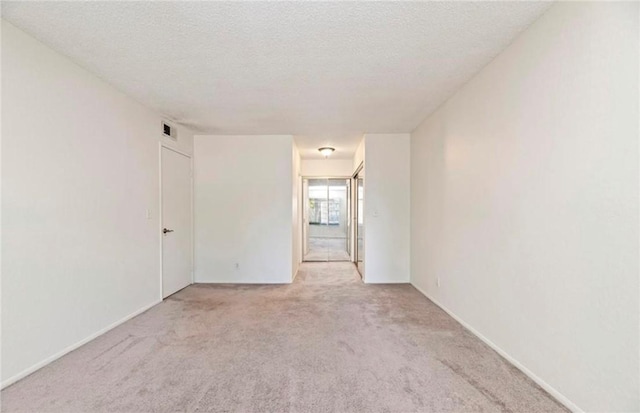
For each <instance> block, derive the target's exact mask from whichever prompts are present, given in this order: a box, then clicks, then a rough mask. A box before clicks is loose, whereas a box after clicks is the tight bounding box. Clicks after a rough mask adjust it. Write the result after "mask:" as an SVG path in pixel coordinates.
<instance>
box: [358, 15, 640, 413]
mask: <svg viewBox="0 0 640 413" xmlns="http://www.w3.org/2000/svg"><path fill="white" fill-rule="evenodd" d="M638 11H639V10H638V3H558V4H556V5H554V6H552V8H551V9H550V10H549V11H548V12H547V13H546V14H545V15H543V16H542V17H541V18H540V19H539V20H538V21H537V22H536V23H534V24H533V25H532V26H531V27H530V28H529V29H528V30H526V31H525V32H523V33H522V35H520V36H519V38H517V39H516V41H514V42H513V43H512V44H511V45H510V46H509V48H507V49H506V50H505V51H504V52H503V53H502V54H501V55H500V56H498V57H497V58H496V59H495V60H494V61H493V62H492V63H491V64H489V65H488V66H487V67H486V68H485V69H484V70H482V71H481V72H480V73H479V74H478V75H476V76H475V78H474V79H472V80H471V81H470V82H469V83H468V84H467V85H466V86H465V87H464V88H463V89H462V90H460V91H459V92H458V93H457V94H456V95H455V96H454V97H453V98H452V99H450V100H449V101H448V102H447V103H446V104H445V105H444V106H442V107H441V108H440V109H439V110H438V111H437V112H436V113H434V114H433V115H431V116H430V117H429V118H428V119H427V120H426V121H425V122H424V123H423V124H422V125H420V126H419V127H418V128H417V129H416V130H415V131H414V133H413V134H412V137H411V200H412V202H411V211H412V216H411V218H412V231H411V248H412V253H411V257H412V261H411V282H412V283H413V284H414V285H415V286H416V287H418V288H420V289H421V290H423V291H424V292H425V293H426V294H427V295H428V296H430V297H432V298H433V299H434V300H435V301H437V302H438V303H439V304H440V305H442V306H443V307H445V308H446V309H448V310H449V311H450V312H451V313H453V314H455V315H456V316H457V317H458V318H459V319H461V320H462V321H463V322H465V323H466V324H467V325H468V326H470V327H471V328H472V329H473V330H475V332H476V333H478V334H480V335H482V336H484V338H485V339H486V340H488V341H490V342H492V343H493V345H494V346H496V347H497V348H499V349H501V351H502V353H503V354H506V355H507V356H508V357H510V358H511V359H512V360H513V361H515V362H516V363H517V364H519V365H520V366H521V367H522V368H524V369H526V370H528V372H529V373H530V374H532V375H534V376H537V378H538V380H539V381H540V382H541V383H543V384H544V383H546V387H547V389H550V390H551V391H552V392H553V393H554V394H555V395H556V396H558V397H560V398H561V399H562V400H563V401H564V402H565V403H567V404H568V405H569V406H571V407H573V408H582V409H585V410H588V411H638V410H639V409H640V402H639V400H638V388H639V379H638V375H639V360H638V354H639V346H638V334H639V331H638V330H639V315H638V314H639V303H638V287H639V286H638V270H639V266H638V113H639V107H638V97H639V96H638V86H639V84H638V50H639V44H638V30H639V25H638V14H639V13H638ZM369 162H370V158H369V153H368V152H367V178H369V177H370V176H371V175H370V174H371V173H372V170H373V169H374V168H371V169H370V168H369ZM368 183H369V182H368ZM438 278H439V279H440V287H438V286H437V284H436V280H437V279H438Z"/></svg>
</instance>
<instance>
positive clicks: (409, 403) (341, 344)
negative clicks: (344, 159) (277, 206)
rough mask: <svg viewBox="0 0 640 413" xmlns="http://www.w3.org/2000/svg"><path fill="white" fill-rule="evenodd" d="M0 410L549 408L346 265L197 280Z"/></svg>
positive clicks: (534, 390) (410, 291)
mask: <svg viewBox="0 0 640 413" xmlns="http://www.w3.org/2000/svg"><path fill="white" fill-rule="evenodd" d="M2 411H5V412H17V411H23V412H49V411H57V412H98V411H99V412H107V411H118V412H203V411H218V412H481V411H482V412H496V411H502V412H551V411H554V412H555V411H566V410H564V409H563V408H562V407H561V406H560V405H559V404H558V403H557V402H556V401H554V400H553V399H552V398H551V397H550V396H549V395H548V394H546V393H545V392H544V391H543V390H542V389H540V388H539V387H538V386H536V385H535V384H534V383H533V382H532V381H530V380H529V379H528V378H526V377H525V376H524V375H523V374H522V373H520V372H519V371H518V370H516V369H515V368H514V367H512V366H511V365H510V364H509V363H507V362H506V361H505V360H503V359H502V358H501V357H500V356H498V355H497V354H496V353H495V352H493V351H492V350H491V349H489V348H488V347H487V346H486V345H484V344H483V343H482V342H480V341H479V340H478V339H476V338H475V337H474V336H473V335H471V333H469V332H468V331H466V330H465V329H463V328H462V327H461V326H460V325H459V324H457V323H456V322H455V321H454V320H452V319H451V318H450V317H449V316H448V315H446V314H445V313H444V312H442V311H441V310H440V309H438V307H436V306H435V305H434V304H433V303H431V302H430V301H429V300H427V299H426V298H425V297H424V296H422V295H421V294H420V293H419V292H418V291H416V290H415V289H414V288H413V287H412V286H410V285H364V284H362V283H361V281H360V279H359V277H358V275H357V273H356V272H355V270H354V267H353V266H352V265H351V264H349V263H309V264H304V265H303V266H302V268H301V269H300V273H299V275H298V278H297V279H296V281H295V283H293V284H292V285H271V286H258V285H244V286H239V285H194V286H191V287H188V288H186V289H185V290H182V291H181V292H179V293H177V294H175V295H174V296H172V297H170V298H169V299H167V300H166V301H165V302H164V303H162V304H160V305H158V306H156V307H154V308H152V309H151V310H149V311H147V312H146V313H144V314H142V315H140V316H138V317H136V318H134V319H133V320H131V321H129V322H127V323H125V324H124V325H122V326H120V327H118V328H116V329H114V330H112V331H110V332H109V333H107V334H105V335H103V336H101V337H99V338H98V339H96V340H94V341H92V342H90V343H88V344H87V345H85V346H83V347H81V348H80V349H78V350H76V351H74V352H72V353H70V354H68V355H67V356H65V357H63V358H61V359H59V360H58V361H56V362H54V363H52V364H50V365H49V366H47V367H45V368H43V369H41V370H40V371H38V372H36V373H34V374H32V375H31V376H29V377H27V378H25V379H24V380H22V381H20V382H18V383H16V384H14V385H13V386H11V387H9V388H7V389H5V390H4V391H3V392H2Z"/></svg>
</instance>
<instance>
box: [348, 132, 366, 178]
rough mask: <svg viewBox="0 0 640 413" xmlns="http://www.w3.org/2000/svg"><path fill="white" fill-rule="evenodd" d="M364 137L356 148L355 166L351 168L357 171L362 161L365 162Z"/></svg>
mask: <svg viewBox="0 0 640 413" xmlns="http://www.w3.org/2000/svg"><path fill="white" fill-rule="evenodd" d="M364 156H365V154H364V138H362V141H360V145H358V149H356V153H355V154H354V155H353V166H352V167H351V169H352V170H353V172H355V171H356V170H357V169H358V167H359V166H360V164H361V163H363V162H364Z"/></svg>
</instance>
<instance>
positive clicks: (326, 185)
mask: <svg viewBox="0 0 640 413" xmlns="http://www.w3.org/2000/svg"><path fill="white" fill-rule="evenodd" d="M349 184H350V182H349V179H339V178H315V179H311V178H309V179H304V180H303V194H304V203H305V204H304V207H305V209H306V210H305V211H304V212H303V216H304V218H305V222H304V242H303V244H304V245H305V247H304V261H350V254H349V252H350V247H349V243H350V240H349V229H350V222H349V219H350V211H349V209H350V202H349V189H350V185H349Z"/></svg>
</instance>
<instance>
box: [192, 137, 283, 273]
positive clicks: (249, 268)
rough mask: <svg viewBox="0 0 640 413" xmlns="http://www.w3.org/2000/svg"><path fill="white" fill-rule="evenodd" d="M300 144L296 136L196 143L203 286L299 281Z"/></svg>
mask: <svg viewBox="0 0 640 413" xmlns="http://www.w3.org/2000/svg"><path fill="white" fill-rule="evenodd" d="M293 145H294V143H293V137H292V136H291V135H264V136H255V135H254V136H228V135H226V136H225V135H209V136H206V135H197V136H196V137H195V142H194V152H195V155H194V156H195V157H194V192H195V208H194V210H195V228H194V230H195V261H196V265H195V280H196V282H228V283H289V282H291V279H292V276H293V274H292V270H293V268H292V262H293V256H292V255H293V236H294V235H293V234H292V232H293V226H292V219H293V218H292V214H293V210H292V206H291V204H292V199H293V197H294V194H293V185H292V176H293V174H294V172H293V165H292V156H293V155H292V151H293ZM236 263H237V264H238V267H237V268H236Z"/></svg>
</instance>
